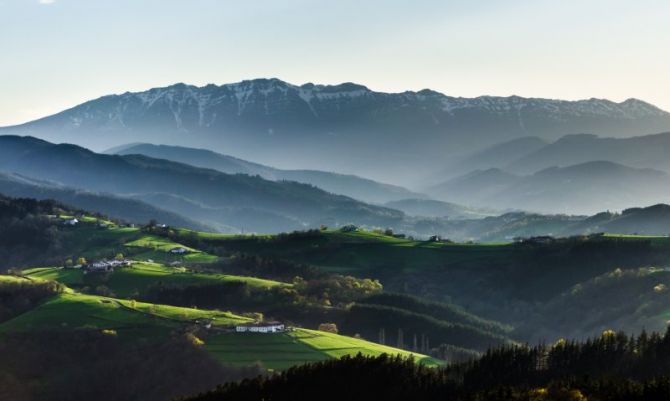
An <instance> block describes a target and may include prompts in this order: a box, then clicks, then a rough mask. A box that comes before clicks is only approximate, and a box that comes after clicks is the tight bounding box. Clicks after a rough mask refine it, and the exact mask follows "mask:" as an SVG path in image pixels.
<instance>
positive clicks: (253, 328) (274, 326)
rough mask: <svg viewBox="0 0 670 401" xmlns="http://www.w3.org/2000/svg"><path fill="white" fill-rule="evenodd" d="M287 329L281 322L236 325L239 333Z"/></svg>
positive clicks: (271, 331)
mask: <svg viewBox="0 0 670 401" xmlns="http://www.w3.org/2000/svg"><path fill="white" fill-rule="evenodd" d="M285 330H286V328H285V327H284V324H283V323H280V322H262V323H246V324H239V325H237V326H235V331H236V332H238V333H281V332H283V331H285Z"/></svg>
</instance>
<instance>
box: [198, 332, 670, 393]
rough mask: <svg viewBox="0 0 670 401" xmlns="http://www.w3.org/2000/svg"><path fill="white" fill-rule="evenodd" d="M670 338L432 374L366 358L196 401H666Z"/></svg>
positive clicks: (506, 351) (572, 348) (566, 349)
mask: <svg viewBox="0 0 670 401" xmlns="http://www.w3.org/2000/svg"><path fill="white" fill-rule="evenodd" d="M669 375H670V332H668V333H666V334H665V335H658V334H652V335H648V334H646V333H642V334H640V335H639V336H636V337H629V336H626V335H624V334H622V333H614V332H605V333H603V335H602V336H600V337H598V338H593V339H590V340H588V341H586V342H583V343H577V342H566V341H560V342H558V343H556V344H554V345H552V346H546V345H543V346H538V347H519V346H514V347H502V348H498V349H495V350H491V351H489V352H487V353H486V354H485V355H484V356H483V357H482V358H481V359H479V360H476V361H471V362H468V363H462V364H457V365H453V366H449V367H446V368H435V369H431V368H426V367H423V366H420V365H417V364H414V363H413V361H411V360H407V359H402V358H400V357H388V356H385V355H384V356H381V357H377V358H371V357H364V356H361V355H358V356H355V357H347V358H343V359H340V360H335V361H327V362H320V363H315V364H311V365H305V366H300V367H296V368H292V369H289V370H287V371H285V372H282V373H280V374H277V375H274V376H268V377H258V378H255V379H248V380H243V381H242V382H238V383H228V384H225V385H223V386H221V387H219V388H218V389H216V390H215V391H212V392H210V393H207V394H203V395H200V396H197V397H194V398H190V399H189V400H190V401H219V400H252V399H264V400H277V401H278V400H293V401H300V400H311V399H318V398H320V397H321V396H322V395H323V390H324V389H327V391H328V396H329V397H332V398H333V399H356V400H358V399H360V400H365V399H370V400H376V399H383V400H407V399H421V400H442V401H484V400H486V401H515V400H518V401H522V400H523V401H586V400H600V401H638V400H640V401H642V400H645V401H661V400H662V401H667V400H670V376H669Z"/></svg>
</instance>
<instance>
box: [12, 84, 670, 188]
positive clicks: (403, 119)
mask: <svg viewBox="0 0 670 401" xmlns="http://www.w3.org/2000/svg"><path fill="white" fill-rule="evenodd" d="M668 130H670V114H668V113H667V112H665V111H663V110H660V109H658V108H657V107H655V106H652V105H650V104H648V103H645V102H643V101H640V100H637V99H628V100H626V101H624V102H621V103H616V102H612V101H608V100H603V99H588V100H580V101H564V100H551V99H536V98H523V97H518V96H510V97H492V96H481V97H477V98H460V97H450V96H447V95H444V94H441V93H438V92H435V91H432V90H428V89H426V90H421V91H418V92H411V91H407V92H402V93H383V92H376V91H372V90H370V89H368V88H367V87H365V86H362V85H358V84H354V83H344V84H340V85H332V86H331V85H314V84H311V83H310V84H305V85H301V86H297V85H292V84H289V83H287V82H284V81H281V80H278V79H255V80H249V81H242V82H239V83H234V84H226V85H221V86H217V85H207V86H204V87H196V86H192V85H185V84H176V85H172V86H168V87H164V88H154V89H150V90H147V91H144V92H136V93H129V92H128V93H124V94H120V95H109V96H103V97H101V98H99V99H95V100H91V101H88V102H86V103H83V104H81V105H78V106H75V107H73V108H71V109H69V110H65V111H63V112H60V113H58V114H55V115H52V116H48V117H45V118H42V119H39V120H36V121H32V122H28V123H25V124H23V125H19V126H14V127H6V128H3V129H2V131H0V132H2V133H3V134H20V135H33V136H36V137H40V138H44V139H47V140H50V141H52V142H69V143H77V144H80V145H82V146H86V147H88V148H91V149H94V150H103V149H106V148H109V147H112V146H119V145H123V144H126V143H131V142H137V141H141V142H149V143H161V144H170V145H182V146H189V147H201V148H207V149H211V150H214V151H218V152H223V153H226V154H234V155H236V156H238V157H242V158H244V159H248V160H262V161H263V163H264V164H266V163H267V164H270V165H274V166H278V167H281V168H291V169H318V170H327V171H338V172H342V173H349V174H358V175H362V176H365V177H370V178H373V179H377V180H381V181H385V182H392V183H395V184H407V183H413V182H414V180H415V179H416V178H417V177H422V176H425V175H426V174H427V173H429V172H434V171H439V169H440V166H444V165H445V163H446V162H447V161H449V160H454V159H455V158H458V157H460V156H461V155H464V154H467V153H469V152H474V151H477V150H478V149H482V148H484V147H486V146H490V145H494V144H496V143H501V142H504V141H508V140H513V139H518V138H522V137H528V136H537V137H539V138H541V139H542V140H550V141H551V140H556V139H558V138H560V137H561V136H564V135H567V134H577V133H589V134H597V135H607V136H612V137H629V136H633V135H640V134H647V133H655V132H663V131H668Z"/></svg>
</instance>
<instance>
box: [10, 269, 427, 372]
mask: <svg viewBox="0 0 670 401" xmlns="http://www.w3.org/2000/svg"><path fill="white" fill-rule="evenodd" d="M44 271H45V270H39V271H36V272H35V275H38V276H39V275H40V274H39V273H42V272H44ZM21 281H28V280H27V279H24V278H15V277H10V276H0V282H2V283H14V284H17V283H20V282H21ZM202 318H207V319H211V321H212V324H213V328H212V329H210V330H206V329H204V328H202V327H201V328H200V331H196V334H197V336H198V338H199V339H200V340H201V341H203V342H204V344H203V347H204V349H205V350H207V351H208V352H209V353H211V354H212V355H213V356H214V357H215V358H216V359H217V360H218V361H220V362H222V363H224V364H228V365H238V366H247V365H253V364H255V363H257V362H260V363H261V364H262V365H263V366H265V367H267V368H271V369H283V368H287V367H290V366H293V365H296V364H302V363H306V362H313V361H320V360H326V359H331V358H339V357H341V356H344V355H356V354H358V353H362V354H364V355H381V354H383V353H389V354H400V355H403V356H409V355H415V357H416V359H417V360H418V361H421V362H424V363H426V364H428V365H436V364H438V361H437V360H434V359H432V358H429V357H426V356H424V355H420V354H412V353H410V352H407V351H403V350H399V349H395V348H392V347H387V346H383V345H379V344H374V343H371V342H368V341H365V340H361V339H356V338H351V337H345V336H341V335H337V334H332V333H325V332H319V331H314V330H307V329H296V330H295V331H289V332H285V333H278V334H257V333H235V332H231V333H220V332H218V329H217V328H230V327H232V325H235V324H239V323H245V322H250V321H252V319H250V318H246V317H242V316H238V315H234V314H232V313H229V312H221V311H214V310H202V309H192V308H182V307H175V306H170V305H156V304H150V303H144V302H136V301H128V300H120V299H116V298H110V297H102V296H95V295H85V294H79V293H75V292H74V291H72V290H67V291H66V292H65V293H62V294H59V295H56V296H54V297H53V298H51V299H49V300H48V301H46V302H44V303H43V304H41V305H39V306H37V307H36V308H34V309H32V310H30V311H28V312H25V313H23V314H21V315H19V316H17V317H15V318H13V319H11V320H9V321H6V322H4V323H0V335H1V334H2V333H17V332H26V333H28V332H39V331H46V330H50V331H54V330H55V331H60V332H62V331H65V332H68V331H72V330H94V331H99V332H102V333H106V334H108V335H113V336H118V337H119V339H121V340H124V341H131V342H137V341H150V342H156V341H161V340H165V339H167V338H169V337H170V336H174V335H176V333H180V332H185V330H187V329H188V328H189V327H195V326H197V324H196V320H197V319H202Z"/></svg>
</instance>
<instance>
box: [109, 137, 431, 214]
mask: <svg viewBox="0 0 670 401" xmlns="http://www.w3.org/2000/svg"><path fill="white" fill-rule="evenodd" d="M108 153H115V154H121V155H130V154H142V155H145V156H149V157H155V158H158V159H166V160H172V161H176V162H179V163H185V164H190V165H192V166H196V167H205V168H211V169H214V170H218V171H221V172H224V173H227V174H249V175H260V176H261V177H263V178H265V179H268V180H273V181H278V180H287V181H296V182H302V183H305V184H311V185H314V186H317V187H319V188H321V189H324V190H326V191H328V192H332V193H335V194H339V195H346V196H350V197H352V198H355V199H359V200H362V201H364V202H372V203H384V202H388V201H393V200H400V199H406V198H410V197H424V195H421V194H417V193H414V192H411V191H409V190H407V189H405V188H402V187H399V186H395V185H389V184H382V183H379V182H376V181H373V180H368V179H365V178H361V177H358V176H355V175H345V174H337V173H331V172H326V171H316V170H281V169H277V168H273V167H269V166H264V165H262V164H258V163H252V162H249V161H246V160H242V159H238V158H235V157H232V156H227V155H222V154H220V153H216V152H212V151H210V150H205V149H194V148H186V147H181V146H166V145H151V144H133V145H127V146H123V147H121V148H118V149H111V150H110V151H108Z"/></svg>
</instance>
